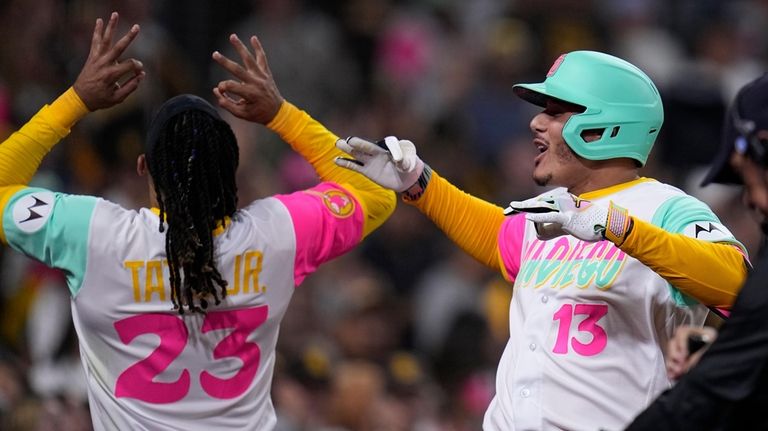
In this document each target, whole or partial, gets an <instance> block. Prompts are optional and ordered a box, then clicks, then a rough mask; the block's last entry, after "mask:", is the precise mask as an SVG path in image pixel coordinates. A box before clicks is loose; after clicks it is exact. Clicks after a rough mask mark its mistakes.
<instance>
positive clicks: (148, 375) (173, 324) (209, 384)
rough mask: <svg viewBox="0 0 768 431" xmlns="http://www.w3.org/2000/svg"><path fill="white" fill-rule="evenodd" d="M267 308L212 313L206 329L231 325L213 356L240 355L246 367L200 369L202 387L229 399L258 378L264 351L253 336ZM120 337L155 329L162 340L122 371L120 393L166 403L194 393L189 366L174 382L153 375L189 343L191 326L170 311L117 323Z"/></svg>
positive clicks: (117, 387) (117, 385)
mask: <svg viewBox="0 0 768 431" xmlns="http://www.w3.org/2000/svg"><path fill="white" fill-rule="evenodd" d="M267 315H268V307H267V306H266V305H263V306H260V307H252V308H244V309H240V310H226V311H212V312H208V313H207V314H206V316H205V320H204V321H203V327H202V332H203V333H206V332H210V331H215V330H220V329H232V332H231V333H230V334H229V335H227V336H226V337H224V339H222V340H221V341H220V342H219V343H218V344H216V347H214V349H213V357H214V359H222V358H228V357H236V358H239V359H240V360H241V361H242V362H243V366H242V368H240V370H239V371H238V372H237V373H236V374H235V375H233V376H232V377H230V378H227V379H222V378H219V377H216V376H214V375H213V374H211V373H209V372H208V371H206V370H202V371H201V372H200V386H201V387H202V388H203V390H204V391H205V393H207V394H208V395H210V396H211V397H214V398H219V399H229V398H235V397H237V396H240V395H241V394H243V392H245V391H246V390H247V389H248V387H249V386H250V385H251V382H253V379H254V378H255V377H256V372H257V371H258V366H259V359H260V356H261V351H260V350H259V346H258V345H256V343H252V342H249V341H247V338H248V336H249V335H250V334H251V333H252V332H253V331H255V330H256V328H258V327H259V326H261V325H262V324H263V323H264V322H266V320H267ZM115 330H117V333H118V335H119V336H120V340H121V341H122V342H123V344H126V345H128V344H130V343H131V341H133V339H134V338H136V337H137V336H139V335H143V334H155V335H157V336H158V337H160V344H159V345H158V346H157V348H155V350H154V351H152V353H150V354H149V356H147V357H146V358H144V359H142V360H140V361H138V362H136V363H135V364H133V365H131V366H130V367H128V368H127V369H126V370H125V371H123V372H122V373H121V374H120V376H118V378H117V382H116V383H115V396H116V397H118V398H120V397H127V398H135V399H138V400H141V401H145V402H147V403H153V404H167V403H173V402H176V401H179V400H181V399H182V398H184V397H185V396H186V395H187V393H188V392H189V386H190V372H189V370H187V369H186V368H185V369H184V370H183V371H182V372H181V375H180V376H179V378H178V379H177V380H176V381H174V382H167V383H166V382H155V381H154V378H155V377H156V376H157V375H158V374H160V373H162V372H163V371H165V369H166V368H168V366H169V365H170V364H171V363H172V362H173V361H174V360H175V359H176V358H177V357H178V356H179V355H180V354H181V352H182V351H183V350H184V347H185V346H186V345H187V339H188V336H189V331H188V330H187V327H186V325H185V324H184V321H183V320H181V318H180V317H178V316H174V315H171V314H160V313H153V314H142V315H138V316H132V317H128V318H126V319H123V320H119V321H117V322H115Z"/></svg>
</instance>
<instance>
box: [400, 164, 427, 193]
mask: <svg viewBox="0 0 768 431" xmlns="http://www.w3.org/2000/svg"><path fill="white" fill-rule="evenodd" d="M430 179H432V168H430V167H429V165H428V164H426V163H424V170H423V171H421V175H419V179H418V180H416V182H415V183H414V184H413V185H412V186H410V187H408V189H407V190H405V191H404V192H403V198H404V199H405V200H407V201H415V200H417V199H419V198H420V197H421V195H423V194H424V190H426V189H427V184H429V180H430Z"/></svg>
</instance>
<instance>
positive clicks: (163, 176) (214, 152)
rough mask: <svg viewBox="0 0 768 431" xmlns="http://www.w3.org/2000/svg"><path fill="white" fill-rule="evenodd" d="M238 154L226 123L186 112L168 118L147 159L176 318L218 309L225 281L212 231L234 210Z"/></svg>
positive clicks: (190, 111)
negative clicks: (212, 306) (210, 306)
mask: <svg viewBox="0 0 768 431" xmlns="http://www.w3.org/2000/svg"><path fill="white" fill-rule="evenodd" d="M238 157H239V151H238V147H237V141H236V140H235V135H234V133H232V129H231V128H230V127H229V124H227V123H226V122H224V121H223V120H220V119H216V118H214V117H212V116H211V115H209V114H207V113H205V112H202V111H199V110H188V111H184V112H181V113H179V114H177V115H175V116H173V117H171V118H170V119H169V120H168V121H167V122H166V123H165V125H164V126H163V128H162V130H161V131H160V133H159V135H158V139H157V141H156V144H155V145H154V146H153V148H152V150H151V154H149V157H148V165H149V171H150V173H151V174H152V179H153V181H154V184H155V192H156V194H157V203H158V206H159V209H160V227H159V230H160V232H163V231H164V230H165V227H164V225H163V221H165V223H166V224H167V229H168V232H167V233H166V235H165V251H166V255H167V258H168V267H169V271H170V282H171V300H172V301H173V307H174V309H176V310H178V311H179V314H184V311H185V310H184V309H185V307H186V309H187V311H191V312H204V310H205V309H206V308H207V307H208V304H209V300H210V298H211V297H213V300H214V301H215V303H216V304H217V305H218V304H219V303H220V302H221V300H222V299H224V297H226V295H227V282H226V280H224V279H223V278H222V276H221V274H220V273H219V271H218V270H217V269H216V265H215V262H214V247H213V246H214V244H213V231H214V230H215V229H216V228H217V227H218V226H219V225H220V224H222V223H224V220H225V217H229V216H232V215H233V214H234V212H235V210H236V209H237V184H236V183H235V172H236V170H237V162H238Z"/></svg>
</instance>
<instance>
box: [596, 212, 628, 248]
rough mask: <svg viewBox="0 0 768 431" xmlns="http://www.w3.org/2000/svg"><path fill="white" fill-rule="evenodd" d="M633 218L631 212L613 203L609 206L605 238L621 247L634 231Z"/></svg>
mask: <svg viewBox="0 0 768 431" xmlns="http://www.w3.org/2000/svg"><path fill="white" fill-rule="evenodd" d="M632 226H633V223H632V217H630V216H629V211H627V210H626V209H625V208H622V207H620V206H618V205H616V204H614V203H613V202H611V203H610V204H609V205H608V217H607V218H606V220H605V232H604V233H603V236H605V239H607V240H609V241H611V242H612V243H614V244H616V245H618V246H621V245H622V244H623V243H624V241H625V240H626V239H627V235H629V233H630V232H631V231H632Z"/></svg>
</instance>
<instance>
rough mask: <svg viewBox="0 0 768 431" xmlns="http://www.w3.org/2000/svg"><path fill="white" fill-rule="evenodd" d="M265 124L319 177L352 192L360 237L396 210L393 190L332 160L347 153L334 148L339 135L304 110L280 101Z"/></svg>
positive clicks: (372, 229)
mask: <svg viewBox="0 0 768 431" xmlns="http://www.w3.org/2000/svg"><path fill="white" fill-rule="evenodd" d="M267 127H268V128H270V129H271V130H273V131H274V132H276V133H277V134H279V135H280V137H281V138H282V139H283V140H284V141H285V142H287V143H288V145H290V146H291V148H292V149H293V150H294V151H296V152H297V153H298V154H300V155H301V156H302V157H304V159H306V160H307V161H308V162H309V163H310V164H311V165H312V167H313V168H314V169H315V172H317V174H318V176H319V177H320V179H322V180H323V181H331V182H335V183H337V184H340V185H342V186H343V187H345V189H347V190H348V191H349V192H350V193H352V194H353V195H355V197H356V198H357V199H358V201H359V202H360V205H362V206H363V210H364V212H365V226H364V228H363V237H365V236H367V235H368V234H369V233H371V232H373V231H374V230H375V229H376V228H378V227H379V226H381V224H382V223H384V221H385V220H386V219H387V218H388V217H389V216H390V215H391V214H392V212H393V211H394V210H395V206H396V204H397V198H396V196H395V193H394V192H393V191H391V190H387V189H385V188H383V187H381V186H379V185H377V184H376V183H374V182H373V181H371V180H369V179H368V178H366V177H365V176H363V175H360V174H359V173H357V172H353V171H350V170H348V169H344V168H341V167H339V166H337V165H336V164H335V163H334V160H335V159H336V157H340V156H346V155H345V154H344V152H342V151H341V150H339V149H338V148H336V141H337V140H338V137H337V136H336V135H335V134H333V133H332V132H330V131H329V130H328V129H326V128H325V126H323V125H322V124H320V123H319V122H318V121H316V120H315V119H313V118H312V117H311V116H310V115H309V114H307V113H306V112H304V111H302V110H300V109H298V108H297V107H295V106H294V105H292V104H291V103H289V102H283V104H282V106H281V107H280V110H279V111H278V113H277V115H276V116H275V118H274V119H273V120H272V121H271V122H270V123H269V124H267Z"/></svg>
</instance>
